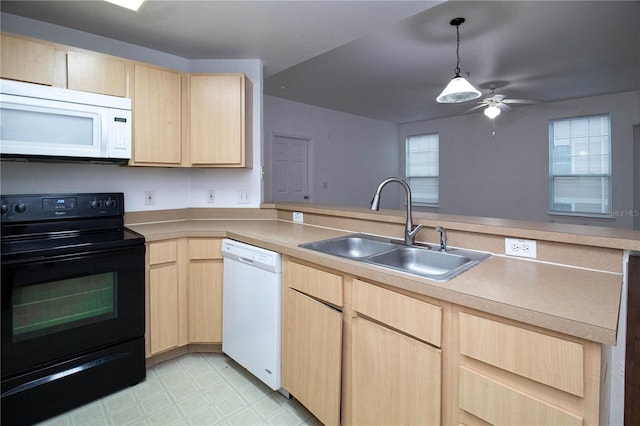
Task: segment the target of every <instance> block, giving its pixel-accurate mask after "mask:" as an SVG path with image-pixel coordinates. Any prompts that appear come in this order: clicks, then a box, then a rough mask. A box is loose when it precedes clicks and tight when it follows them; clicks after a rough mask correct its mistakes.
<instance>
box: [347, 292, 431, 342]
mask: <svg viewBox="0 0 640 426" xmlns="http://www.w3.org/2000/svg"><path fill="white" fill-rule="evenodd" d="M353 309H354V310H355V311H357V312H360V313H361V314H364V315H366V316H368V317H370V318H373V319H375V320H378V321H380V322H382V323H384V324H387V325H389V326H391V327H393V328H395V329H398V330H400V331H403V332H405V333H407V334H410V335H412V336H415V337H417V338H418V339H420V340H424V341H425V342H429V343H431V344H432V345H435V346H438V347H440V345H441V332H442V308H441V307H439V306H435V305H432V304H430V303H427V302H423V301H420V300H417V299H414V298H412V297H408V296H405V295H402V294H399V293H395V292H393V291H390V290H386V289H384V288H381V287H377V286H374V285H371V284H368V283H365V282H364V281H360V280H354V287H353Z"/></svg>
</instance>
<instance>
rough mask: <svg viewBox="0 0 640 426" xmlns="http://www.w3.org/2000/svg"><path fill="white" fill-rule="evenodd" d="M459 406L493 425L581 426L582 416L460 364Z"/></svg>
mask: <svg viewBox="0 0 640 426" xmlns="http://www.w3.org/2000/svg"><path fill="white" fill-rule="evenodd" d="M458 406H459V407H460V408H461V409H463V410H465V411H467V412H468V413H471V414H473V415H474V416H476V417H479V418H481V419H482V420H484V421H486V422H489V423H491V424H493V425H563V426H581V425H582V423H583V422H582V417H580V416H577V415H575V414H573V413H570V412H568V411H565V410H563V409H561V408H559V407H555V406H553V405H551V404H548V403H546V402H544V401H541V400H539V399H536V398H534V397H532V396H530V395H527V394H526V393H524V392H521V391H520V390H518V389H514V388H511V387H509V386H506V385H505V384H503V383H500V382H497V381H495V380H493V379H491V378H489V377H486V376H484V375H482V374H479V373H477V372H475V371H472V370H470V369H468V368H465V367H460V387H459V396H458Z"/></svg>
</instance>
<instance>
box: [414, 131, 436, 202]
mask: <svg viewBox="0 0 640 426" xmlns="http://www.w3.org/2000/svg"><path fill="white" fill-rule="evenodd" d="M406 176H407V183H408V184H409V186H410V187H411V195H412V197H413V203H414V204H428V205H437V204H438V201H439V198H438V183H439V135H438V134H437V133H430V134H424V135H413V136H408V137H407V139H406Z"/></svg>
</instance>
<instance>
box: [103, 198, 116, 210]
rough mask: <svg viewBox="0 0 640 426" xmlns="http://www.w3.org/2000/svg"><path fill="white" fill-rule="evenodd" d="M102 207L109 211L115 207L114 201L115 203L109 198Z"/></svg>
mask: <svg viewBox="0 0 640 426" xmlns="http://www.w3.org/2000/svg"><path fill="white" fill-rule="evenodd" d="M104 205H105V206H106V207H107V208H108V209H110V208H112V207H115V206H116V201H115V200H112V199H111V198H109V199H108V200H107V201H106V202H105V203H104Z"/></svg>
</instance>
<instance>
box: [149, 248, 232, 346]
mask: <svg viewBox="0 0 640 426" xmlns="http://www.w3.org/2000/svg"><path fill="white" fill-rule="evenodd" d="M220 248H221V239H219V238H177V239H172V240H166V241H155V242H150V243H148V265H147V271H148V275H147V332H146V344H147V358H148V357H151V356H154V355H157V354H160V353H163V352H167V351H169V350H172V349H176V348H180V347H185V346H186V345H188V344H191V343H196V344H219V343H221V342H222V274H223V267H222V254H221V250H220Z"/></svg>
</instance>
